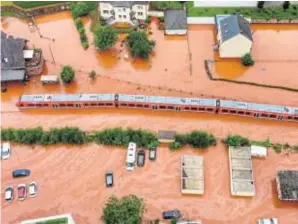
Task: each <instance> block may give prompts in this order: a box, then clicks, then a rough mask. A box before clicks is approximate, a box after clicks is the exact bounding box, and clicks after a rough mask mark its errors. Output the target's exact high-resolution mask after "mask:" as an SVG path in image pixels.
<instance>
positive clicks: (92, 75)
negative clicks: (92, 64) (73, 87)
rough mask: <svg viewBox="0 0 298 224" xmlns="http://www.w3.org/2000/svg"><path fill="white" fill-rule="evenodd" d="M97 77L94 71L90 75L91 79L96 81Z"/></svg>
mask: <svg viewBox="0 0 298 224" xmlns="http://www.w3.org/2000/svg"><path fill="white" fill-rule="evenodd" d="M95 76H96V73H95V71H94V70H92V71H91V72H90V73H89V78H91V79H95Z"/></svg>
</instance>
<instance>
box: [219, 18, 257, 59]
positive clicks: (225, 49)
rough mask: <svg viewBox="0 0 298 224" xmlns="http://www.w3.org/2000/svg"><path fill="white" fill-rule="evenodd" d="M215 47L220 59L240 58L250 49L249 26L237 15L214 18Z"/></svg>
mask: <svg viewBox="0 0 298 224" xmlns="http://www.w3.org/2000/svg"><path fill="white" fill-rule="evenodd" d="M215 24H216V29H217V47H218V50H219V56H220V57H221V58H241V57H242V56H243V55H244V54H246V53H249V52H250V51H251V48H252V43H253V38H252V32H251V29H250V24H249V22H248V21H247V20H245V19H244V18H243V17H241V16H239V15H228V16H227V15H222V16H221V15H217V16H215Z"/></svg>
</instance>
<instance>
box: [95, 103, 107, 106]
mask: <svg viewBox="0 0 298 224" xmlns="http://www.w3.org/2000/svg"><path fill="white" fill-rule="evenodd" d="M97 105H98V106H104V105H105V104H104V103H99V104H97Z"/></svg>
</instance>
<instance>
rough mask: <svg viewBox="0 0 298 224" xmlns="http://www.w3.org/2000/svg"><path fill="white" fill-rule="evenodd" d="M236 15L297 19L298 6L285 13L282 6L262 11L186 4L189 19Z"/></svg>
mask: <svg viewBox="0 0 298 224" xmlns="http://www.w3.org/2000/svg"><path fill="white" fill-rule="evenodd" d="M236 13H237V14H241V15H243V16H245V17H251V18H252V19H267V20H269V19H278V20H281V19H297V18H298V6H297V5H296V6H295V5H290V8H289V9H288V10H287V11H284V10H283V8H282V6H273V7H268V8H264V9H263V10H260V9H258V8H257V7H237V8H232V7H224V8H219V7H218V8H214V7H212V8H211V7H208V8H196V7H194V5H193V1H191V2H187V15H188V16H190V17H200V16H202V17H203V16H215V15H218V14H236Z"/></svg>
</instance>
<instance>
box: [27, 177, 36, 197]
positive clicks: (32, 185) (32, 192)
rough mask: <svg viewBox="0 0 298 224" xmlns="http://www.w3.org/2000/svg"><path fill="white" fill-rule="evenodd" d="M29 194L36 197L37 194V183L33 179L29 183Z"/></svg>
mask: <svg viewBox="0 0 298 224" xmlns="http://www.w3.org/2000/svg"><path fill="white" fill-rule="evenodd" d="M28 188H29V196H30V197H32V198H33V197H36V196H37V184H36V182H35V181H33V182H31V183H29V187H28Z"/></svg>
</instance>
